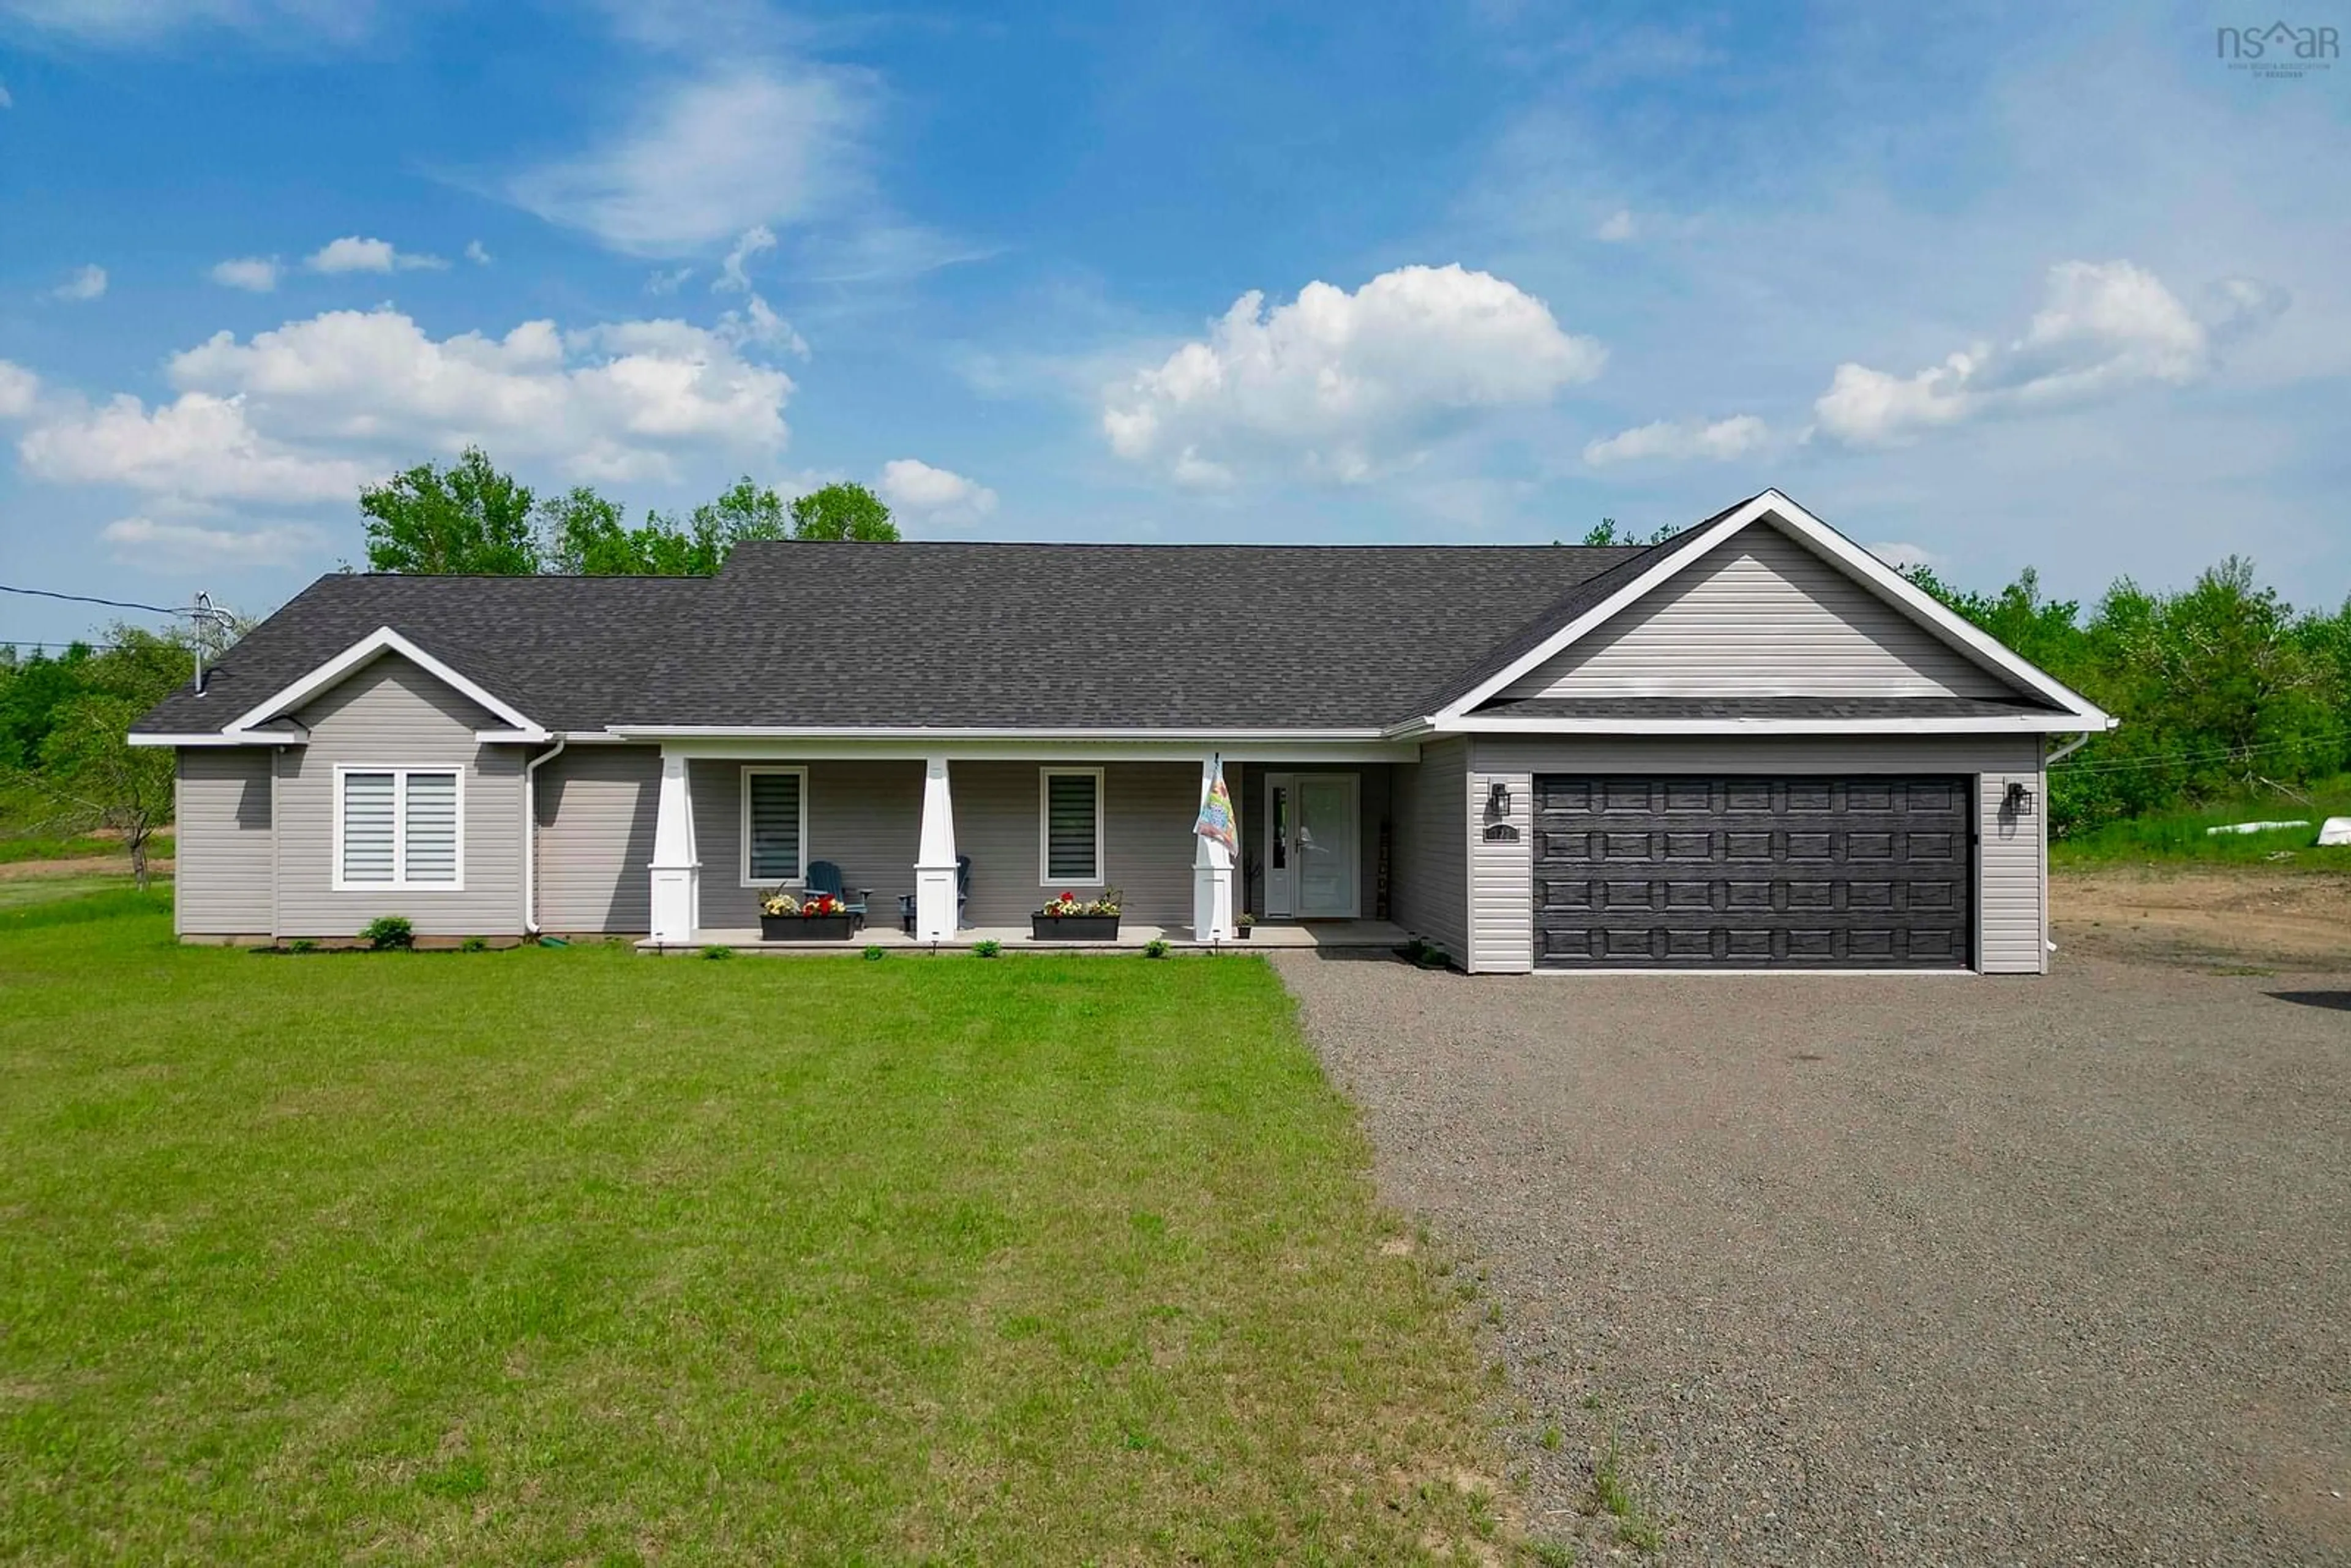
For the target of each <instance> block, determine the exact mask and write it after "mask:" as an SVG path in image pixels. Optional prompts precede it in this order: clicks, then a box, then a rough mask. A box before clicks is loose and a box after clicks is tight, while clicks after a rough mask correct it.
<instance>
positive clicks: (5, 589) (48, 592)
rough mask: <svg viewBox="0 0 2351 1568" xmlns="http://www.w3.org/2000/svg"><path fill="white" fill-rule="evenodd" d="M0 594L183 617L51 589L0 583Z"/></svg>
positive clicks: (173, 612) (179, 612)
mask: <svg viewBox="0 0 2351 1568" xmlns="http://www.w3.org/2000/svg"><path fill="white" fill-rule="evenodd" d="M0 593H23V594H29V595H30V596H32V597H33V598H35V599H62V600H65V601H68V602H69V603H74V604H103V605H105V606H106V607H107V608H108V609H110V610H143V611H145V612H147V613H148V614H150V615H185V614H186V613H187V611H186V609H185V608H184V607H183V608H181V609H177V610H167V609H165V608H164V607H163V606H162V605H160V604H133V603H131V601H129V600H127V599H93V598H92V597H90V596H89V594H87V593H59V592H58V591H57V590H55V589H53V588H13V587H11V586H9V585H8V584H7V583H5V582H0Z"/></svg>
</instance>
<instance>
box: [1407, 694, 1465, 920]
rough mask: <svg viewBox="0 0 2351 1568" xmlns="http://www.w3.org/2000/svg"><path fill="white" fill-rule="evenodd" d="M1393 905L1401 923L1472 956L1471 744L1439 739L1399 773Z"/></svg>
mask: <svg viewBox="0 0 2351 1568" xmlns="http://www.w3.org/2000/svg"><path fill="white" fill-rule="evenodd" d="M1390 816H1391V819H1392V821H1394V823H1395V854H1394V862H1393V865H1392V867H1391V869H1390V873H1389V889H1388V907H1389V910H1390V912H1391V914H1392V915H1393V917H1394V918H1395V922H1396V924H1397V925H1402V926H1403V927H1404V928H1405V929H1406V930H1407V931H1410V932H1412V933H1413V934H1415V935H1416V936H1421V937H1424V938H1426V940H1428V941H1429V942H1432V943H1434V944H1435V945H1437V946H1439V947H1442V948H1444V949H1445V950H1446V951H1447V952H1448V953H1451V954H1453V955H1455V956H1461V957H1466V956H1468V951H1469V942H1468V907H1469V830H1468V821H1469V743H1468V740H1467V739H1466V738H1461V739H1453V740H1441V741H1437V742H1435V743H1433V744H1431V745H1428V746H1424V747H1421V751H1420V760H1419V761H1418V762H1412V763H1399V764H1397V765H1396V767H1395V769H1394V779H1393V785H1392V789H1391V802H1390Z"/></svg>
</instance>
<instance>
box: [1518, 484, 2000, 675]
mask: <svg viewBox="0 0 2351 1568" xmlns="http://www.w3.org/2000/svg"><path fill="white" fill-rule="evenodd" d="M2020 695H2022V694H2020V693H2019V692H2018V690H2017V688H2016V687H2015V686H2014V685H2012V684H2011V683H2010V682H2008V681H2005V680H2003V679H2001V677H1999V676H1997V675H1995V674H1992V673H1991V671H1990V670H1988V669H1986V668H1985V667H1984V666H1983V665H1981V664H1978V663H1977V662H1976V661H1975V660H1973V659H1970V658H1969V657H1967V656H1966V655H1965V654H1962V653H1959V651H1958V650H1957V649H1955V648H1953V647H1952V646H1951V645H1950V644H1949V643H1946V642H1944V641H1943V640H1942V639H1940V638H1939V637H1937V636H1936V635H1934V634H1933V633H1932V632H1928V630H1927V629H1926V628H1925V627H1924V626H1921V625H1920V624H1919V623H1918V622H1917V621H1916V620H1914V619H1913V618H1912V617H1911V615H1910V614H1909V612H1907V611H1905V610H1902V609H1899V608H1897V607H1896V606H1895V605H1894V604H1892V603H1890V602H1888V601H1886V600H1885V599H1882V598H1880V597H1879V596H1878V595H1877V594H1876V593H1874V592H1872V591H1870V590H1868V589H1867V588H1865V587H1863V586H1862V585H1861V584H1860V583H1858V582H1856V581H1855V580H1853V579H1852V578H1851V577H1849V576H1847V575H1846V574H1845V572H1844V570H1842V569H1841V568H1839V567H1837V566H1834V565H1833V564H1831V563H1830V562H1829V561H1827V560H1824V559H1822V558H1821V557H1820V556H1818V555H1816V554H1814V553H1813V551H1812V550H1810V549H1806V548H1805V547H1804V546H1803V545H1802V544H1801V543H1799V542H1798V541H1797V540H1795V539H1794V538H1791V537H1789V535H1788V534H1786V533H1785V532H1783V531H1782V529H1781V528H1778V527H1777V526H1775V525H1774V524H1773V523H1771V521H1769V520H1766V521H1764V522H1761V523H1758V524H1757V525H1756V526H1754V527H1752V528H1746V529H1743V530H1741V531H1740V532H1739V533H1736V534H1734V535H1732V536H1731V537H1730V538H1727V539H1725V540H1723V541H1722V542H1721V543H1720V544H1718V545H1716V546H1715V547H1714V548H1713V549H1710V550H1708V552H1707V553H1706V554H1705V555H1703V556H1701V557H1699V558H1698V559H1697V560H1696V561H1694V562H1692V563H1691V564H1690V565H1689V566H1688V567H1687V568H1686V569H1684V570H1682V571H1680V572H1678V573H1677V574H1676V575H1675V576H1674V577H1672V578H1670V579H1668V580H1667V581H1665V582H1662V583H1660V584H1658V585H1657V586H1656V587H1655V588H1653V589H1651V590H1650V591H1648V592H1647V593H1646V594H1644V595H1643V596H1642V597H1641V598H1640V599H1638V600H1636V601H1634V602H1633V603H1632V604H1631V605H1629V606H1627V607H1626V608H1625V609H1624V610H1622V611H1620V612H1618V613H1617V614H1616V615H1615V616H1614V618H1613V619H1611V620H1609V621H1608V622H1605V623H1604V624H1602V625H1600V626H1598V627H1595V628H1594V629H1593V631H1592V632H1589V633H1587V634H1586V635H1585V636H1583V638H1581V639H1580V640H1578V641H1577V642H1575V643H1572V644H1570V645H1569V646H1568V647H1567V648H1565V649H1563V650H1562V651H1561V652H1560V653H1557V654H1554V655H1553V656H1552V657H1551V658H1550V659H1547V660H1545V661H1544V662H1543V663H1542V664H1539V665H1537V666H1536V667H1535V668H1533V669H1531V670H1530V671H1528V672H1527V673H1526V674H1523V675H1520V677H1519V678H1518V679H1516V680H1514V681H1512V682H1511V683H1510V685H1507V686H1505V687H1504V688H1503V689H1502V690H1501V691H1500V692H1499V693H1498V694H1497V698H1498V700H1502V701H1515V700H1519V699H1522V698H1528V697H1607V696H1824V697H1845V696H1907V697H1954V696H1956V697H1983V698H1992V699H2007V700H2011V701H2013V700H2015V699H2017V698H2018V697H2019V696H2020Z"/></svg>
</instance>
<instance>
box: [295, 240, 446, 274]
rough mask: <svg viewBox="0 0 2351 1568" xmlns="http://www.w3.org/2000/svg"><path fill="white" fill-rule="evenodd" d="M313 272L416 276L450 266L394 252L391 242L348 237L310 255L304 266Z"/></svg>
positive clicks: (434, 257)
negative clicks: (399, 273) (382, 273)
mask: <svg viewBox="0 0 2351 1568" xmlns="http://www.w3.org/2000/svg"><path fill="white" fill-rule="evenodd" d="M302 265H303V266H305V267H308V268H309V269H310V270H311V271H313V272H329V273H334V272H393V271H399V272H414V271H417V270H419V269H430V270H433V271H439V270H440V269H442V268H444V267H447V266H448V265H449V264H448V263H447V262H445V261H444V260H442V259H441V258H440V257H439V256H419V255H417V254H415V253H414V252H413V251H405V250H397V249H394V248H393V246H392V242H391V241H390V240H381V239H362V238H360V236H359V235H344V236H343V237H342V238H341V239H338V240H329V241H328V242H327V243H326V244H325V245H323V246H319V248H318V249H317V250H316V251H313V252H312V253H311V254H310V256H309V258H308V260H306V261H304V262H303V263H302Z"/></svg>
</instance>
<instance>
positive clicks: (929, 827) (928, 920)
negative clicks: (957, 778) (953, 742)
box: [914, 757, 956, 942]
mask: <svg viewBox="0 0 2351 1568" xmlns="http://www.w3.org/2000/svg"><path fill="white" fill-rule="evenodd" d="M955 934H956V840H955V796H954V793H953V791H952V790H950V789H949V788H948V786H947V759H946V758H944V757H933V758H926V759H925V762H924V763H923V837H922V842H921V844H920V846H919V847H918V848H917V849H916V851H915V852H914V936H915V938H916V939H917V940H918V941H924V942H951V941H953V940H954V939H955Z"/></svg>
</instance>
